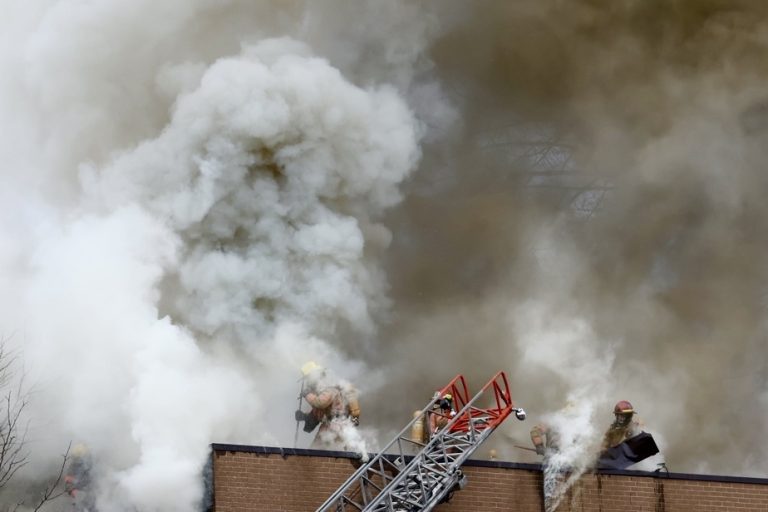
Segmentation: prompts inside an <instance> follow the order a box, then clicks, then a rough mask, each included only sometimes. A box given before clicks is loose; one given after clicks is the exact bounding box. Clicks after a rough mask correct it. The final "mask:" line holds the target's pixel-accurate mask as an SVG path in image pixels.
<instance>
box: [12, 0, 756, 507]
mask: <svg viewBox="0 0 768 512" xmlns="http://www.w3.org/2000/svg"><path fill="white" fill-rule="evenodd" d="M4 9H5V12H6V13H7V14H8V15H7V16H6V18H5V19H6V22H5V23H4V27H3V29H4V30H2V31H0V34H1V35H0V38H2V39H1V40H2V46H1V47H0V59H2V61H1V62H2V64H1V65H2V69H3V73H2V74H0V87H2V94H0V114H2V116H1V118H2V119H3V120H4V121H3V137H2V138H0V157H1V158H2V162H3V164H2V171H3V172H2V174H0V185H2V186H1V187H0V204H2V211H3V215H2V216H1V217H0V279H2V282H3V283H4V287H3V292H2V293H0V307H2V310H3V312H4V313H5V314H4V315H3V317H2V324H1V325H0V328H2V330H3V334H4V335H6V336H11V340H12V343H14V344H16V345H18V347H19V348H20V349H21V350H22V352H23V357H24V364H25V367H26V368H27V369H28V373H29V374H30V377H31V380H32V381H33V382H34V383H35V389H36V394H35V397H34V401H33V402H32V407H33V408H32V409H31V411H30V412H31V414H32V418H33V420H34V424H36V425H38V427H36V430H35V431H34V434H35V435H34V438H35V450H34V453H35V454H36V455H35V456H36V457H38V458H39V459H40V461H36V463H35V464H33V465H31V466H30V468H29V469H30V473H34V472H35V471H40V472H42V468H43V467H45V465H46V464H49V465H50V464H52V463H55V458H56V457H55V455H54V454H55V453H57V452H58V451H61V447H62V445H65V443H66V441H67V440H69V439H75V440H83V441H87V442H88V443H89V444H90V445H91V448H92V451H93V452H94V454H95V455H98V456H99V457H98V458H99V460H100V462H99V464H100V465H101V466H100V471H99V474H100V478H99V488H100V499H101V500H102V503H103V504H105V505H107V506H110V507H112V508H111V509H115V508H116V507H117V505H115V504H116V503H120V504H125V505H127V506H134V507H138V508H140V509H142V510H190V509H193V508H194V507H195V504H196V503H197V501H198V500H199V498H200V495H201V493H202V488H201V486H200V485H199V483H200V476H199V474H200V470H201V468H202V465H203V463H204V461H205V457H206V450H207V444H208V443H210V442H215V441H219V442H227V441H231V442H240V443H266V444H278V445H290V444H292V442H293V439H292V429H293V424H292V423H291V418H292V409H293V408H294V407H295V404H296V395H295V393H296V392H297V391H298V385H297V383H296V381H295V379H296V378H298V375H297V370H296V368H297V367H298V365H299V364H300V363H301V362H303V361H304V360H305V359H307V358H315V359H318V360H320V361H321V362H323V363H324V364H326V365H327V366H329V367H331V368H333V369H334V370H335V371H336V373H337V374H339V375H341V376H343V377H345V378H348V379H350V380H352V381H353V382H354V383H355V384H356V385H357V386H358V387H359V388H360V389H361V390H362V391H363V394H362V396H361V405H362V407H363V424H364V425H368V427H372V426H375V427H376V428H377V429H378V430H379V434H380V437H386V435H387V433H388V432H391V431H394V430H397V429H399V428H400V427H401V426H402V424H403V423H405V422H406V421H407V420H408V419H409V417H410V413H411V412H412V411H413V410H414V409H416V408H419V407H420V406H422V405H423V404H424V403H425V402H426V401H427V400H428V399H429V397H430V396H431V393H432V392H433V391H434V390H435V389H437V388H439V387H440V386H441V385H443V384H444V383H445V382H447V380H448V379H450V378H451V377H452V376H453V375H455V374H456V373H464V374H465V375H466V376H467V377H468V379H469V381H470V383H471V384H473V385H474V386H479V385H480V384H481V383H483V382H484V381H485V380H486V379H488V378H489V377H490V376H491V375H492V374H493V373H494V372H495V371H497V370H499V369H506V370H509V372H510V374H511V376H512V381H513V386H514V393H515V396H516V398H517V399H518V401H519V402H520V404H521V405H523V406H525V407H526V409H527V410H528V412H529V417H530V418H531V419H533V420H535V419H536V418H537V417H547V415H548V414H553V413H554V412H555V411H557V410H559V409H560V408H561V407H562V405H563V403H564V402H565V400H566V399H567V398H569V397H570V398H573V399H575V400H576V401H577V402H580V403H581V404H582V407H583V411H582V412H584V413H585V414H583V415H582V416H585V417H588V418H589V421H590V423H589V424H590V426H591V427H592V428H593V429H594V430H593V432H594V434H595V435H596V436H598V435H599V433H600V432H601V430H602V428H603V427H607V425H608V423H609V422H610V421H611V419H612V418H611V416H610V410H611V406H612V403H613V402H615V401H617V400H619V399H628V400H630V401H632V402H633V404H634V405H635V406H636V408H637V409H638V410H639V411H640V413H641V414H642V416H643V418H644V420H645V423H646V425H647V426H648V428H649V429H650V430H651V431H652V432H654V434H655V435H656V437H657V439H658V440H659V441H660V444H661V445H662V446H661V447H662V450H663V451H664V454H665V457H666V460H667V462H668V464H669V466H670V468H671V469H672V470H679V471H713V472H733V473H746V474H754V475H765V474H768V468H766V466H765V462H764V461H765V460H766V455H768V453H765V452H764V450H765V449H764V448H762V446H763V444H764V443H762V437H763V434H764V433H765V432H766V431H767V430H768V425H767V424H766V418H767V417H768V415H766V411H768V384H767V383H766V375H768V374H767V373H766V368H768V361H767V360H766V352H765V348H764V345H765V326H764V320H763V317H764V294H765V284H764V283H765V282H766V280H765V277H766V276H765V271H764V270H763V267H764V265H763V259H764V258H763V257H762V256H763V254H764V252H765V248H766V237H765V235H763V233H764V232H765V231H766V230H765V227H766V226H765V223H766V220H765V219H766V218H768V216H766V213H768V212H766V211H765V208H766V207H765V206H764V205H765V201H764V200H763V198H762V191H763V190H764V187H765V178H764V173H762V172H761V168H762V162H763V161H764V159H765V156H766V155H765V149H764V148H765V144H764V139H765V136H766V135H765V134H766V133H767V132H766V131H765V128H766V126H768V122H766V116H765V112H766V110H765V107H764V105H765V101H766V97H765V92H764V91H763V90H762V87H763V86H762V84H763V83H764V81H765V78H766V77H765V75H766V71H768V68H767V67H766V65H765V63H764V55H765V50H766V43H767V42H766V41H765V38H764V34H765V33H766V32H765V30H764V29H765V23H766V20H768V18H767V17H766V15H767V14H768V13H767V12H766V9H765V8H763V7H759V6H758V7H755V6H754V4H752V3H749V4H748V3H739V2H721V1H719V0H705V1H701V0H677V1H674V2H634V1H629V0H628V1H624V2H612V3H611V6H609V7H605V6H602V5H597V3H595V2H592V1H587V0H583V1H574V2H567V3H566V2H560V1H556V0H552V1H544V2H535V3H531V4H529V5H525V6H523V5H514V6H512V5H510V6H507V5H502V4H501V3H491V2H473V3H472V4H471V5H470V4H466V3H458V2H457V3H450V2H441V3H440V4H439V5H424V4H421V3H416V2H396V3H395V2H387V3H386V4H383V3H381V2H356V3H355V4H354V5H350V4H348V3H346V2H332V1H328V2H311V3H310V2H307V3H304V2H279V3H278V2H275V3H272V2H250V1H245V0H243V1H235V0H232V1H229V2H213V1H205V0H197V1H193V2H191V1H188V0H186V1H178V2H175V1H174V2H163V3H162V5H156V3H152V2H130V3H127V2H118V1H117V0H114V1H107V0H103V1H100V2H92V3H87V4H84V3H81V2H76V1H59V2H54V1H44V0H38V1H28V2H24V3H23V4H18V3H11V4H9V5H6V6H4ZM420 142H421V147H419V143H420ZM422 153H423V155H422ZM420 157H421V160H420ZM419 162H421V163H420V164H419ZM417 164H418V165H419V167H420V169H419V172H418V173H415V174H412V172H413V171H414V169H415V168H416V166H417ZM403 197H404V199H405V200H404V202H402V203H400V201H401V200H402V199H403ZM382 258H383V259H382ZM382 261H383V265H382V264H381V263H382ZM390 287H391V288H390ZM363 376H366V378H365V379H363ZM392 396H397V397H408V399H404V400H393V399H392ZM582 416H579V417H580V418H581V417H582ZM393 418H402V421H397V420H394V419H393ZM734 432H738V433H739V435H737V436H734V435H732V434H733V433H734ZM504 433H505V434H506V436H495V437H494V438H493V439H494V440H493V441H492V442H494V443H496V448H497V451H499V452H500V454H502V455H503V456H504V457H505V458H510V459H515V460H524V459H525V457H526V454H525V453H522V452H515V451H514V449H513V448H512V446H511V445H512V443H506V442H505V441H504V439H505V438H509V437H512V438H514V439H515V440H516V441H518V442H520V441H524V440H525V438H526V437H527V427H526V425H525V424H519V423H515V424H514V425H508V426H504ZM300 442H303V443H305V444H306V443H308V441H307V439H305V438H302V439H301V440H300ZM761 450H763V451H761Z"/></svg>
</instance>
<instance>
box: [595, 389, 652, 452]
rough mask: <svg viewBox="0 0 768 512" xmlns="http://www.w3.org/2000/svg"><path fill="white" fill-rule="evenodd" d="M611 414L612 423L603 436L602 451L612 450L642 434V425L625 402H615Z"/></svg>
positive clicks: (632, 409) (629, 404) (630, 406)
mask: <svg viewBox="0 0 768 512" xmlns="http://www.w3.org/2000/svg"><path fill="white" fill-rule="evenodd" d="M613 414H614V421H613V423H611V425H610V426H609V427H608V430H607V431H606V432H605V435H604V436H603V446H602V449H603V450H605V449H607V448H613V447H614V446H617V445H619V444H621V443H623V442H624V441H626V440H627V439H630V438H632V437H635V436H636V435H638V434H639V433H640V432H642V426H643V424H642V422H641V421H640V418H638V416H637V414H636V413H635V408H634V407H632V404H631V403H629V402H628V401H627V400H621V401H619V402H617V403H616V405H615V406H614V407H613Z"/></svg>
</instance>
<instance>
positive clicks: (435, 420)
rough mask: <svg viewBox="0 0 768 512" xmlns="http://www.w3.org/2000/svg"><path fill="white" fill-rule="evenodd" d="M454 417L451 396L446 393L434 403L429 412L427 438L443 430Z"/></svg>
mask: <svg viewBox="0 0 768 512" xmlns="http://www.w3.org/2000/svg"><path fill="white" fill-rule="evenodd" d="M454 416H456V411H455V410H454V409H453V395H451V394H450V393H446V394H444V395H443V396H442V397H441V398H440V400H438V401H437V402H435V404H434V405H433V406H432V410H431V411H430V412H429V437H430V438H431V437H432V436H434V435H435V434H437V433H438V432H439V431H440V430H442V429H443V428H445V426H446V425H447V424H448V423H449V422H450V421H451V419H452V418H453V417H454Z"/></svg>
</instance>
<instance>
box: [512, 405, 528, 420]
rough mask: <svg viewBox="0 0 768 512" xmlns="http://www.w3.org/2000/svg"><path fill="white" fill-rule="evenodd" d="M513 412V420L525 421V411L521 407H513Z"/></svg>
mask: <svg viewBox="0 0 768 512" xmlns="http://www.w3.org/2000/svg"><path fill="white" fill-rule="evenodd" d="M512 410H513V411H515V418H517V419H518V420H520V421H523V420H524V419H525V411H524V410H523V408H522V407H513V408H512Z"/></svg>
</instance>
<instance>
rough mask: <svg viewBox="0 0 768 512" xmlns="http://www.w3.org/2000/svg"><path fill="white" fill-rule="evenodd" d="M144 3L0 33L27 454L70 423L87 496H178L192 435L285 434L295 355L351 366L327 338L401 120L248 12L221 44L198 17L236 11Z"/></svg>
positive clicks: (360, 273)
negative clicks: (84, 452) (240, 31)
mask: <svg viewBox="0 0 768 512" xmlns="http://www.w3.org/2000/svg"><path fill="white" fill-rule="evenodd" d="M244 4H245V3H244ZM144 8H145V9H146V10H141V9H139V8H138V6H137V5H131V6H128V5H123V4H121V3H118V2H102V3H100V4H98V5H93V6H90V8H88V7H86V6H82V5H80V4H77V3H75V2H61V3H58V4H53V5H51V6H48V7H44V6H42V5H41V6H40V12H38V13H36V14H37V17H34V16H33V18H34V20H32V21H33V22H34V23H33V25H34V26H33V27H28V28H29V29H30V30H31V32H30V33H29V34H25V35H26V39H23V41H24V42H25V43H26V44H25V45H23V49H22V51H21V53H23V58H20V57H19V56H18V55H17V54H15V53H14V51H13V49H10V48H8V49H6V52H7V53H6V55H4V56H5V58H6V62H7V66H8V67H9V68H10V69H15V71H16V72H17V73H18V75H16V76H13V77H12V78H8V79H7V84H6V85H7V88H6V90H5V95H4V98H3V99H4V104H3V106H4V108H5V109H7V111H8V112H9V113H11V114H16V116H17V117H16V119H18V120H19V123H20V129H21V130H23V133H22V134H21V135H23V136H20V137H19V138H20V139H21V141H22V142H21V143H16V142H15V141H7V143H6V144H4V146H3V151H4V154H7V155H8V160H7V162H9V164H8V165H9V167H7V169H6V170H7V172H4V179H3V182H4V185H5V186H4V187H3V188H4V191H5V192H6V193H5V194H4V197H5V198H6V199H7V202H6V203H5V206H4V211H5V212H7V213H9V214H10V213H11V212H15V216H14V221H13V222H12V221H11V220H10V216H5V215H4V218H7V219H9V220H7V221H4V224H3V225H4V229H3V239H4V240H6V239H7V241H8V243H7V244H4V245H3V247H4V249H3V258H2V261H3V268H2V273H3V276H4V277H5V276H6V275H7V277H8V280H9V282H12V283H13V286H11V287H8V288H6V290H5V292H4V294H3V296H2V303H3V308H4V311H5V312H7V313H8V316H7V317H6V319H5V320H4V322H3V324H4V325H3V328H4V329H7V330H8V331H9V336H10V340H11V341H10V342H11V343H14V344H16V345H17V346H18V348H19V350H20V352H21V353H22V354H23V358H24V364H25V366H26V367H27V368H28V380H31V381H32V382H34V383H35V399H34V400H33V401H32V405H31V407H32V409H31V410H30V415H31V418H32V420H33V422H34V425H38V427H36V430H35V432H36V435H35V440H34V442H35V451H34V457H36V459H40V460H41V462H40V463H36V464H34V465H33V466H34V469H33V471H40V472H41V473H42V469H43V468H44V466H45V462H46V461H53V462H55V460H56V457H57V455H58V453H59V452H61V451H63V449H64V448H65V447H66V441H67V440H69V439H73V440H75V441H82V442H85V443H87V444H88V446H89V447H90V449H91V452H92V454H93V458H94V461H95V463H96V465H97V471H95V473H96V475H98V476H97V478H96V482H97V488H98V501H99V505H100V508H102V509H106V510H119V509H122V508H125V509H127V510H134V509H136V508H138V509H141V510H163V511H167V510H193V509H195V508H196V507H197V504H198V503H199V502H200V499H201V497H202V496H201V495H202V477H201V470H202V466H203V464H204V463H205V460H206V457H207V454H208V444H209V443H210V442H213V441H232V442H245V443H261V444H278V445H289V444H290V443H291V442H292V439H290V438H289V437H288V436H287V435H285V434H284V433H286V432H290V431H292V428H291V427H292V418H291V417H292V411H291V409H292V408H294V407H295V405H296V401H295V393H297V392H298V384H297V382H296V379H297V377H298V370H297V369H298V367H299V366H300V364H301V363H302V362H303V361H305V360H306V359H310V358H316V359H318V360H320V361H322V362H323V363H324V364H327V365H329V366H332V367H335V368H337V369H338V370H339V371H344V373H348V374H351V376H352V377H354V376H355V374H356V373H358V372H360V371H362V365H360V364H359V363H357V364H356V363H354V362H353V361H351V360H350V358H349V357H348V356H346V355H345V354H344V348H343V345H336V346H334V345H333V344H331V343H329V341H334V340H335V339H336V338H338V336H339V335H338V334H337V333H338V332H342V333H346V334H345V335H346V336H347V337H348V338H351V337H353V336H354V337H355V339H356V340H357V344H359V345H361V346H365V345H367V344H368V343H370V342H371V340H372V337H373V335H374V333H375V324H374V321H373V317H374V315H376V314H378V313H377V311H382V310H383V308H384V307H385V306H386V304H387V301H386V293H385V291H386V287H385V280H384V278H383V274H382V273H381V271H380V270H379V268H378V266H377V265H376V263H375V262H376V258H377V256H378V255H379V254H380V253H381V251H382V250H383V249H384V248H386V246H387V245H388V244H389V241H390V238H391V235H390V233H389V231H388V230H387V229H386V228H384V227H383V226H382V225H380V224H378V223H377V219H379V218H380V217H381V215H382V213H383V212H384V210H386V209H387V208H390V207H392V206H394V205H396V204H397V203H398V202H399V201H400V199H401V195H400V192H399V190H398V187H399V185H400V183H401V182H402V181H403V180H404V179H405V178H406V177H407V176H408V175H409V173H411V172H412V171H413V170H414V169H415V167H416V165H417V162H418V160H419V157H420V150H419V147H418V141H419V138H420V137H421V133H422V128H421V125H420V124H419V122H417V120H416V118H415V117H414V115H413V114H412V112H411V110H410V108H409V107H408V106H407V104H406V103H405V102H404V101H403V99H402V96H401V94H400V93H399V92H398V91H397V90H396V89H395V88H394V87H393V86H391V85H387V84H386V83H380V81H379V80H376V81H372V82H370V83H364V84H363V83H361V85H355V84H353V83H352V82H351V81H350V79H349V78H346V77H345V76H344V75H342V73H341V72H340V71H339V70H338V69H337V68H335V67H334V66H333V65H331V64H330V63H329V62H328V60H326V59H323V58H321V57H319V56H316V55H315V54H314V53H313V50H312V49H311V48H310V47H309V46H307V45H306V44H304V43H301V42H299V41H298V40H297V39H291V38H287V37H284V38H272V39H269V38H264V37H263V34H262V32H264V31H261V30H259V29H258V28H257V27H259V26H269V23H266V22H265V20H259V19H258V18H254V19H253V23H254V27H256V28H254V29H252V30H251V31H250V33H249V34H248V37H240V38H238V37H234V38H233V39H234V40H233V41H230V44H223V43H222V42H221V41H219V38H222V39H226V38H224V37H223V36H221V35H220V31H218V30H212V31H213V34H212V35H211V37H210V38H208V37H207V34H208V32H207V31H202V29H200V28H199V27H198V26H197V24H198V23H202V24H204V25H205V24H210V23H212V22H211V21H210V20H209V19H207V18H206V17H207V16H211V17H215V16H223V17H225V18H226V19H232V18H233V17H236V16H237V15H238V14H239V15H242V16H245V15H251V16H253V15H254V13H253V12H252V11H253V9H252V8H249V7H239V6H237V5H235V4H232V5H230V6H220V7H215V6H214V3H207V2H200V3H197V4H186V3H178V5H175V6H173V7H171V6H165V7H163V8H161V10H164V9H167V12H164V14H165V15H167V16H169V17H170V19H167V20H164V21H163V22H160V21H157V22H155V21H154V20H155V19H156V17H157V16H158V15H159V14H160V13H157V12H155V13H152V12H151V11H153V10H155V9H154V7H152V6H151V5H150V4H149V3H147V4H146V5H145V6H144ZM137 9H139V10H137ZM265 12H268V11H267V10H265ZM270 14H271V16H270V17H275V18H276V19H277V20H278V21H279V13H278V12H275V13H270ZM302 14H303V12H302V11H301V10H299V11H298V12H295V13H293V15H294V16H295V21H294V25H295V29H294V35H299V36H300V34H301V30H300V29H301V27H302V23H308V22H307V21H306V19H304V18H303V16H301V15H302ZM131 20H133V21H134V22H135V23H136V24H139V25H141V27H140V28H139V27H135V28H134V27H132V28H131V30H134V29H136V30H137V32H135V33H132V34H128V33H126V32H124V29H122V28H121V25H120V26H118V25H119V23H118V21H119V22H120V23H131ZM144 22H146V25H144V24H143V23H144ZM300 22H302V23H300ZM234 26H235V27H237V26H238V24H237V23H235V24H234ZM310 26H311V23H310ZM89 28H90V29H92V31H89V30H88V29H89ZM110 28H115V31H114V32H111V31H110V30H109V29H110ZM199 31H202V34H203V35H204V36H205V39H206V41H205V42H206V43H210V44H213V45H214V46H216V43H217V42H219V46H220V47H221V48H222V49H227V48H228V49H230V50H231V51H223V50H222V51H221V55H215V54H214V55H206V52H205V51H203V50H202V49H201V48H202V47H203V46H205V45H204V44H203V42H197V41H195V40H194V38H195V37H196V36H197V35H199ZM241 36H242V35H241ZM174 37H180V38H181V39H178V38H177V39H175V40H174V42H173V43H172V44H171V43H169V42H167V41H166V39H167V38H174ZM182 39H185V40H186V41H187V43H188V45H187V44H185V43H184V41H182ZM231 43H236V44H231ZM155 44H156V45H157V47H156V48H155V47H154V46H153V45H155ZM166 45H167V46H166ZM414 51H417V50H414ZM163 54H165V55H163ZM191 56H194V57H196V59H195V58H192V57H191ZM163 57H165V58H163ZM25 59H26V60H25ZM197 59H199V60H197ZM18 61H23V65H19V67H17V68H12V66H13V65H14V64H19V62H18ZM131 71H135V72H137V73H138V74H139V75H138V76H131ZM381 82H383V80H382V81H381ZM14 94H15V96H14ZM20 98H24V99H27V98H29V99H33V100H34V101H35V103H33V104H31V105H28V106H27V107H26V110H25V109H24V108H20V107H19V106H18V105H16V104H15V103H14V102H15V101H17V100H19V99H20ZM15 110H19V111H18V112H15ZM25 124H28V125H29V126H26V125H25ZM38 130H39V131H40V133H38ZM12 142H13V143H12ZM11 163H12V164H13V165H18V166H23V167H20V168H17V167H14V166H13V165H11ZM25 171H26V172H25ZM35 185H39V186H35ZM19 221H20V222H19ZM6 222H7V227H6ZM342 339H344V338H343V337H342ZM50 425H55V427H54V428H51V427H50ZM302 441H303V440H302Z"/></svg>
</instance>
